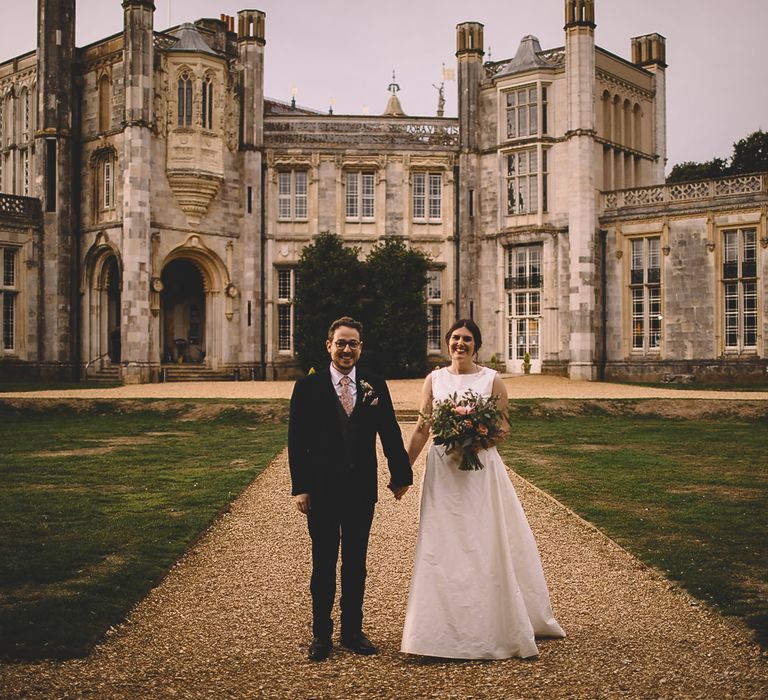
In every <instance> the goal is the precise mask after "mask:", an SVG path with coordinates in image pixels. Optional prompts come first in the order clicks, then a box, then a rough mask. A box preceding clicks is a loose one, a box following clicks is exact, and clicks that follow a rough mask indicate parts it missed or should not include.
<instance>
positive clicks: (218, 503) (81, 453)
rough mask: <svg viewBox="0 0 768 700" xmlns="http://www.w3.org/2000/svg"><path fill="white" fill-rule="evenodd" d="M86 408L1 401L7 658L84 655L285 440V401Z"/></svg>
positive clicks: (1, 584) (0, 609) (1, 641)
mask: <svg viewBox="0 0 768 700" xmlns="http://www.w3.org/2000/svg"><path fill="white" fill-rule="evenodd" d="M88 406H89V408H88V409H87V410H83V411H75V410H72V408H71V404H70V407H68V406H67V405H64V404H62V405H61V406H59V407H53V408H48V409H47V410H45V411H41V410H39V409H36V410H31V409H28V408H11V407H10V406H9V405H6V404H2V403H1V402H0V441H2V455H3V458H2V460H1V462H0V483H2V489H0V596H1V598H0V599H1V600H2V604H0V629H2V634H0V657H2V658H6V659H9V658H10V659H36V658H41V657H53V658H66V657H69V656H78V655H83V654H85V653H87V652H88V650H89V649H90V648H91V647H92V646H93V644H94V643H95V642H97V641H98V640H99V639H100V638H101V637H102V635H103V634H104V632H105V630H106V629H108V628H109V626H111V625H113V624H115V623H117V622H119V621H120V620H122V619H123V618H124V616H125V614H126V613H127V612H128V611H129V610H130V608H131V607H132V606H133V605H134V604H135V603H136V602H137V601H139V600H140V599H141V598H142V597H143V596H144V595H145V594H146V593H147V592H148V591H149V590H150V589H151V588H152V586H154V585H156V584H157V583H158V581H159V580H160V579H161V578H162V577H163V575H164V574H165V573H166V571H167V570H168V568H169V567H170V566H171V565H172V564H173V562H175V561H176V560H177V559H178V558H179V556H180V555H181V554H182V553H183V552H184V551H185V550H186V549H187V547H188V546H189V545H190V543H191V542H193V541H194V540H195V539H196V538H197V537H198V536H199V535H200V534H201V533H202V532H203V531H204V530H205V528H206V527H207V526H208V525H209V524H210V523H211V522H212V520H213V519H214V518H215V517H216V515H217V514H218V513H220V512H221V510H222V509H224V508H225V507H227V505H228V504H229V503H230V502H231V501H232V500H233V499H234V498H235V497H236V496H237V495H238V494H239V493H240V492H241V491H242V490H243V489H244V488H245V487H246V486H247V485H248V484H249V483H250V482H251V481H252V480H253V479H254V478H255V477H256V475H257V474H258V473H259V472H260V471H261V470H262V469H263V468H264V467H265V466H266V465H267V464H268V463H269V462H270V461H271V460H272V459H273V457H274V456H275V455H276V454H277V452H278V451H279V450H280V449H282V447H283V446H284V444H285V439H286V424H285V412H286V407H285V402H276V403H273V404H270V405H269V406H268V405H267V404H264V403H262V404H261V405H259V404H257V403H256V402H250V404H249V405H248V406H245V405H242V404H238V403H235V402H231V403H230V407H229V408H226V407H225V411H224V412H223V413H220V414H219V415H213V414H215V413H216V411H215V410H214V411H211V410H208V411H206V406H209V407H210V404H206V403H205V402H188V403H184V404H182V403H179V402H176V403H175V404H173V408H171V409H169V408H168V402H164V403H158V404H157V405H153V403H152V402H130V403H126V402H124V403H122V404H121V403H118V402H113V403H108V402H99V403H91V404H89V405H88ZM126 407H128V408H126ZM191 410H194V411H195V412H196V415H198V416H200V417H198V418H197V419H193V420H180V418H184V414H187V413H188V412H189V411H191ZM206 413H207V414H208V417H205V416H206ZM194 415H195V413H193V414H190V416H191V417H194Z"/></svg>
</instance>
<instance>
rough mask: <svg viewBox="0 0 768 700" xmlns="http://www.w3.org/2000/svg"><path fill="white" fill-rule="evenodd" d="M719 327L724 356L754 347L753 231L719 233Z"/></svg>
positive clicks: (755, 331)
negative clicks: (720, 257)
mask: <svg viewBox="0 0 768 700" xmlns="http://www.w3.org/2000/svg"><path fill="white" fill-rule="evenodd" d="M723 302H724V304H723V326H724V331H725V333H724V337H725V350H726V352H741V351H744V350H746V351H754V350H755V349H756V347H757V305H758V304H757V302H758V279H757V230H756V229H754V228H748V229H733V230H730V231H723Z"/></svg>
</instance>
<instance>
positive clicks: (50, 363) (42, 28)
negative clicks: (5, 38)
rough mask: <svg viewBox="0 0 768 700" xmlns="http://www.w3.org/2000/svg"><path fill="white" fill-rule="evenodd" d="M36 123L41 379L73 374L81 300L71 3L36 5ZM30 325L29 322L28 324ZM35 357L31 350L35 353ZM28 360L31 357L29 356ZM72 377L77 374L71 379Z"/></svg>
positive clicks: (48, 0)
mask: <svg viewBox="0 0 768 700" xmlns="http://www.w3.org/2000/svg"><path fill="white" fill-rule="evenodd" d="M37 36H38V39H37V76H38V77H37V81H38V82H37V86H38V101H37V105H38V116H37V131H36V133H35V139H36V145H35V152H36V154H37V156H36V158H35V163H36V166H35V168H36V172H35V178H34V187H33V191H32V193H33V194H34V196H37V197H40V199H41V201H42V203H43V231H42V241H41V245H40V252H39V256H40V259H41V260H42V261H43V263H42V265H41V267H40V272H39V274H40V290H41V303H40V307H39V309H40V311H39V316H38V317H37V319H36V321H37V348H36V355H37V357H36V359H37V362H39V363H40V364H41V373H42V375H43V376H46V375H49V376H53V375H55V374H59V375H60V374H61V370H62V369H64V368H71V369H72V371H73V372H75V371H76V366H77V363H78V361H79V353H78V340H77V331H76V328H77V327H78V324H77V309H78V306H79V304H78V297H77V287H78V281H77V279H76V269H77V268H76V264H75V260H76V257H77V241H76V233H75V224H74V210H73V203H74V201H75V199H76V198H75V197H74V196H73V185H72V183H73V182H75V181H76V178H75V177H74V176H73V175H74V167H73V165H74V164H73V154H74V153H75V144H74V143H73V139H74V138H75V133H74V131H75V124H74V113H73V88H74V80H73V68H74V58H75V0H39V2H38V35H37ZM30 321H31V322H34V321H33V320H32V319H30ZM33 352H35V351H33ZM30 359H33V357H30ZM73 378H74V375H73Z"/></svg>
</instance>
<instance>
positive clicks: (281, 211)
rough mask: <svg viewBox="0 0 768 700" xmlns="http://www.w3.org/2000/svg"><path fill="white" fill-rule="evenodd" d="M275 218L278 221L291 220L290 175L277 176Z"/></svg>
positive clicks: (287, 173) (283, 173)
mask: <svg viewBox="0 0 768 700" xmlns="http://www.w3.org/2000/svg"><path fill="white" fill-rule="evenodd" d="M277 208H278V212H277V216H278V218H280V219H290V218H291V173H290V172H281V173H279V175H278V195H277Z"/></svg>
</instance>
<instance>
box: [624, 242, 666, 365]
mask: <svg viewBox="0 0 768 700" xmlns="http://www.w3.org/2000/svg"><path fill="white" fill-rule="evenodd" d="M630 245H631V249H632V254H631V258H630V272H629V275H630V276H629V288H630V297H631V303H632V352H633V353H657V352H659V349H660V347H661V249H660V246H661V242H660V239H659V238H658V237H653V238H633V239H632V241H631V243H630Z"/></svg>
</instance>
